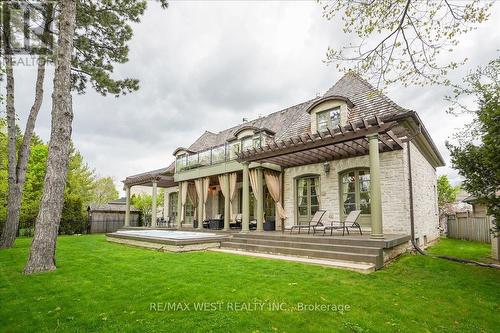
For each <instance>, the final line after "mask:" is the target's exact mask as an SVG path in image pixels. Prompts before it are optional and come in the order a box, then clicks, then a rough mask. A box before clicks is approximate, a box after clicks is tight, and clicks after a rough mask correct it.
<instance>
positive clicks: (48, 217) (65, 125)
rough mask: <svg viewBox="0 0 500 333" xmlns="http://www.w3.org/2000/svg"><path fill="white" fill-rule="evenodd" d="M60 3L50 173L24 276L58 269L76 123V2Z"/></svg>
mask: <svg viewBox="0 0 500 333" xmlns="http://www.w3.org/2000/svg"><path fill="white" fill-rule="evenodd" d="M60 4H61V13H60V16H59V39H58V48H57V58H56V68H55V72H54V92H53V93H52V128H51V133H50V141H49V155H48V158H47V173H46V175H45V183H44V187H43V194H42V202H41V204H40V210H39V212H38V217H37V220H36V224H35V236H34V237H33V242H32V244H31V249H30V256H29V259H28V262H27V264H26V267H25V268H24V273H25V274H31V273H35V272H43V271H50V270H54V269H55V268H56V265H55V250H56V240H57V233H58V230H59V223H60V220H61V211H62V206H63V200H64V187H65V185H66V175H67V171H68V160H69V153H70V143H71V123H72V121H73V108H72V100H71V78H70V74H71V55H72V51H73V36H74V32H75V15H76V0H65V1H61V2H60Z"/></svg>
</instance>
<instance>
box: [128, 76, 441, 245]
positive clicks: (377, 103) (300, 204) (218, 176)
mask: <svg viewBox="0 0 500 333" xmlns="http://www.w3.org/2000/svg"><path fill="white" fill-rule="evenodd" d="M173 155H174V156H175V162H174V163H172V164H171V165H170V166H168V167H166V168H163V169H159V170H153V171H150V172H146V173H143V174H139V175H133V176H130V177H127V179H125V180H124V184H125V189H126V190H127V193H130V188H131V187H132V186H151V187H152V189H153V195H154V196H155V195H156V194H155V193H156V191H157V187H163V188H165V201H164V207H163V209H164V211H165V215H166V216H169V217H170V220H171V221H172V222H173V224H174V225H175V226H176V227H177V228H185V227H189V228H192V227H196V228H202V223H197V221H200V222H203V221H206V220H210V219H213V218H215V217H220V218H221V219H223V228H224V229H226V230H229V229H230V228H233V227H234V228H241V231H242V232H248V231H249V230H250V229H254V228H255V229H256V230H257V231H263V230H281V229H283V228H289V227H290V226H293V225H299V224H304V223H308V222H309V221H310V220H311V218H312V217H313V216H314V213H315V212H316V211H317V210H326V213H325V215H324V217H323V219H324V221H326V223H328V221H342V220H344V219H345V218H346V217H347V215H348V214H349V213H350V212H351V211H354V210H356V211H358V210H359V211H361V215H360V218H359V224H360V225H361V227H362V229H363V230H364V231H365V232H367V233H370V234H371V235H372V237H373V238H384V235H388V234H403V235H410V234H411V232H412V225H413V229H414V235H413V236H414V238H415V240H416V241H417V242H418V243H419V244H420V245H421V246H424V247H425V246H426V245H427V244H428V243H430V242H432V241H434V240H435V239H436V238H438V237H439V228H438V227H439V216H438V205H437V193H436V191H437V188H436V168H437V167H440V166H444V161H443V158H442V157H441V155H440V153H439V151H438V150H437V148H436V146H435V145H434V143H433V142H432V139H431V138H430V136H429V134H428V132H427V131H426V129H425V126H424V125H423V123H422V121H421V120H420V118H419V116H418V114H417V113H416V112H415V111H411V110H407V109H405V108H402V107H400V106H398V105H396V104H395V103H394V102H393V101H391V100H390V99H389V98H388V97H387V96H385V95H383V94H382V93H380V92H379V91H377V90H376V89H375V88H374V87H372V86H371V85H370V84H369V83H368V82H366V81H365V80H363V79H362V78H361V77H359V76H358V75H357V74H355V73H352V72H350V73H347V74H346V75H344V77H342V78H341V79H340V80H339V81H338V82H337V83H335V85H334V86H332V87H331V88H330V89H329V90H328V91H327V92H326V93H325V94H324V95H323V96H321V97H316V98H314V99H311V100H309V101H306V102H304V103H300V104H298V105H295V106H292V107H290V108H286V109H283V110H280V111H277V112H274V113H271V114H269V115H267V116H264V117H260V118H258V119H255V120H253V121H247V122H245V123H243V124H240V125H237V126H233V127H231V128H228V129H226V130H224V131H221V132H219V133H212V132H209V131H206V132H205V133H203V134H202V135H201V136H200V138H198V140H196V141H195V142H194V143H192V144H191V145H190V146H188V147H187V148H185V147H179V148H178V149H176V150H175V151H174V153H173ZM153 209H154V210H156V209H157V208H156V207H153ZM219 214H220V216H218V215H219ZM237 219H238V221H236V220H237ZM195 221H196V222H195ZM237 222H238V223H237ZM152 225H153V226H154V221H153V223H152Z"/></svg>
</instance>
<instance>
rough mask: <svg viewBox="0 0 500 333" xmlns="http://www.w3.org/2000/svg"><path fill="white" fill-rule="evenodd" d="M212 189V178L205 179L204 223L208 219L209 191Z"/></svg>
mask: <svg viewBox="0 0 500 333" xmlns="http://www.w3.org/2000/svg"><path fill="white" fill-rule="evenodd" d="M209 189H210V177H205V178H204V179H203V189H202V190H203V195H204V196H203V221H205V220H206V219H207V200H208V190H209Z"/></svg>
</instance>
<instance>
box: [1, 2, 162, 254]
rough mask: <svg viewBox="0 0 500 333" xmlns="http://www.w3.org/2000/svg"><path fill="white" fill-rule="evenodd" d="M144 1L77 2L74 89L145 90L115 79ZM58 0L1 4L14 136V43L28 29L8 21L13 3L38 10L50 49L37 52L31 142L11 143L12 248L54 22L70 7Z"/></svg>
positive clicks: (6, 233)
mask: <svg viewBox="0 0 500 333" xmlns="http://www.w3.org/2000/svg"><path fill="white" fill-rule="evenodd" d="M159 2H160V3H161V5H162V7H163V8H167V5H168V4H167V1H166V0H159ZM146 3H147V2H146V1H144V0H107V1H86V0H76V4H77V6H76V13H75V19H74V21H75V22H73V23H74V25H75V30H74V31H73V34H72V37H71V38H72V50H71V54H70V57H71V59H70V61H71V65H70V68H71V74H70V80H71V89H73V90H76V91H77V92H78V93H80V94H82V93H84V92H85V89H86V87H87V85H89V84H90V85H92V87H93V88H94V89H95V90H96V91H97V92H99V93H101V94H102V95H107V94H108V93H110V94H114V95H115V96H119V95H120V94H126V93H128V92H132V91H135V90H137V89H138V88H139V84H138V80H136V79H129V78H127V79H118V80H117V79H113V78H112V77H111V73H113V69H114V66H113V64H114V63H125V62H126V61H128V46H127V42H128V41H129V40H130V39H131V38H132V28H131V27H130V23H131V22H139V19H140V17H141V16H142V15H143V13H144V10H145V9H146ZM53 4H54V2H53V1H47V2H44V1H42V2H40V1H24V2H19V3H17V2H8V1H4V2H3V6H1V7H0V15H2V16H3V22H4V25H2V26H1V27H0V32H1V33H2V40H3V41H6V42H5V43H3V45H4V50H3V51H4V52H3V55H2V56H3V57H4V60H5V63H6V69H5V76H6V81H7V85H6V98H5V100H6V104H7V111H8V112H7V120H8V128H11V129H12V130H11V131H9V133H10V134H9V137H10V138H12V140H14V139H13V138H14V128H15V127H16V121H15V119H16V116H15V107H14V73H13V70H12V67H13V62H12V52H11V49H10V46H11V42H12V41H14V40H15V39H16V38H13V36H15V35H16V34H21V36H22V34H23V33H24V29H16V28H15V25H14V28H11V25H9V24H8V23H9V22H10V21H12V20H13V19H14V18H15V17H14V16H11V15H10V12H11V10H12V8H13V7H19V6H23V7H24V8H29V9H30V10H31V12H32V13H33V14H34V15H33V17H32V19H33V20H34V21H35V24H34V25H35V27H36V28H37V29H38V27H43V32H42V33H41V34H40V35H39V32H38V30H36V29H35V30H34V31H33V32H34V33H35V34H36V35H37V36H38V37H39V38H40V40H41V42H42V45H43V46H44V47H42V48H40V49H38V50H37V52H36V53H37V54H38V61H37V62H38V67H37V78H36V83H35V100H34V102H33V106H32V108H31V110H30V113H29V116H28V121H27V123H26V130H25V134H24V138H25V141H24V142H23V145H22V147H21V149H20V150H19V151H18V154H17V155H16V153H15V149H14V146H13V145H11V146H9V149H8V152H9V153H8V156H9V163H8V165H10V168H9V169H8V170H9V172H8V173H9V179H10V180H11V182H10V185H9V195H8V196H9V200H8V205H9V207H10V208H9V212H10V213H9V214H8V220H7V223H6V224H5V228H4V230H3V233H2V238H1V239H0V247H11V246H12V245H13V243H14V240H15V230H17V225H18V223H19V210H20V207H21V196H22V191H23V187H24V181H25V172H26V166H27V161H28V159H29V154H30V151H29V147H30V146H29V142H30V136H31V135H32V133H33V131H34V127H35V122H36V118H37V116H38V112H39V110H40V108H41V105H42V102H43V89H44V86H43V85H44V78H45V64H46V63H47V62H55V61H56V59H55V58H54V57H53V56H52V55H51V54H49V52H47V50H48V48H46V47H45V46H48V45H50V44H51V43H52V40H53V37H54V36H53V35H54V34H56V33H57V29H53V27H52V26H53V22H54V21H55V20H56V19H57V18H58V17H59V16H60V15H61V10H62V8H63V7H64V6H63V3H62V2H59V3H57V4H56V5H55V6H54V5H53ZM11 7H12V8H11Z"/></svg>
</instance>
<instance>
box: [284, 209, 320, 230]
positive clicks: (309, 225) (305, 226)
mask: <svg viewBox="0 0 500 333" xmlns="http://www.w3.org/2000/svg"><path fill="white" fill-rule="evenodd" d="M325 213H326V210H322V209H320V210H318V211H316V213H314V215H313V217H312V218H311V220H310V221H309V222H308V223H307V224H295V225H292V226H289V227H285V230H290V233H292V232H293V230H294V229H298V230H299V234H300V230H301V229H307V233H310V232H311V228H313V229H314V228H315V227H317V226H320V225H322V223H321V219H322V218H323V215H325Z"/></svg>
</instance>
